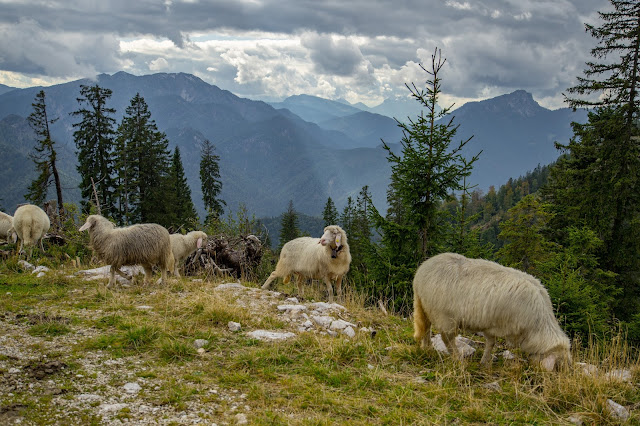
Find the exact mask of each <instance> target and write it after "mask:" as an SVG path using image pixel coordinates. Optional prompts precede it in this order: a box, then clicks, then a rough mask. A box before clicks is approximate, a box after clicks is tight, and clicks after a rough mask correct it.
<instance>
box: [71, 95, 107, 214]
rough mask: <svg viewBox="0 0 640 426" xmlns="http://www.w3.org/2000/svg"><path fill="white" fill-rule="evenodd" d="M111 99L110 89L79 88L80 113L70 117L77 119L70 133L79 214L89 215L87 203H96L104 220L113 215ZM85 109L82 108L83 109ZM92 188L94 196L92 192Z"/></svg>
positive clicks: (75, 112) (73, 113)
mask: <svg viewBox="0 0 640 426" xmlns="http://www.w3.org/2000/svg"><path fill="white" fill-rule="evenodd" d="M111 95H112V91H111V90H110V89H105V88H102V87H100V86H98V85H97V84H96V85H94V86H86V85H81V86H80V97H79V98H77V99H76V100H77V101H78V104H80V106H81V107H80V109H78V110H77V111H73V112H72V113H71V115H72V116H74V117H80V119H81V121H80V122H78V123H74V124H73V127H74V128H76V129H77V130H76V131H74V132H73V138H74V140H75V144H76V148H77V149H78V151H77V154H78V172H79V173H80V179H81V181H80V191H81V194H82V197H83V198H84V201H83V202H82V204H83V210H84V211H85V213H87V212H89V210H90V208H89V205H90V202H91V201H89V200H92V201H94V202H97V204H98V205H97V206H96V207H97V208H98V209H99V212H100V213H101V214H103V215H105V216H112V215H114V214H116V213H117V210H116V207H115V201H114V197H113V191H114V188H113V179H112V173H113V164H114V161H113V151H114V143H113V141H114V135H115V131H114V130H113V125H114V123H115V121H116V120H115V118H113V117H112V116H113V114H115V112H116V111H115V109H113V108H108V107H107V106H106V103H107V101H108V100H109V98H110V97H111ZM85 106H86V107H85ZM94 188H95V192H94Z"/></svg>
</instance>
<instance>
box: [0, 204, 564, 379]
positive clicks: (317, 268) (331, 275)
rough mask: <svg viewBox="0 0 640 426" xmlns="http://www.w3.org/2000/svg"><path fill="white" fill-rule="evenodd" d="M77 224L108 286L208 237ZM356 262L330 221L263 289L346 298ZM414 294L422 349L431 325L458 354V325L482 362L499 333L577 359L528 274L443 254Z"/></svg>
mask: <svg viewBox="0 0 640 426" xmlns="http://www.w3.org/2000/svg"><path fill="white" fill-rule="evenodd" d="M49 226H50V222H49V218H48V217H47V215H46V213H45V212H44V211H43V210H42V209H40V208H39V207H37V206H34V205H24V206H21V207H19V208H18V209H17V210H16V212H15V214H14V216H13V218H12V217H11V216H9V215H6V214H4V213H1V212H0V238H5V239H9V238H13V240H14V242H15V241H16V240H17V239H19V240H20V244H19V246H18V252H20V251H21V250H23V249H25V248H26V247H30V250H32V248H33V246H34V245H35V244H37V243H38V242H39V243H40V246H41V248H42V238H43V237H44V235H45V233H46V232H47V231H48V230H49ZM79 230H80V231H85V230H86V231H88V232H89V238H90V244H91V247H92V249H93V250H94V252H95V254H96V255H97V256H98V258H99V259H100V260H101V261H103V262H105V263H107V264H109V265H110V266H111V268H110V278H109V285H113V284H114V283H115V274H116V273H118V274H119V275H121V276H123V277H125V278H130V277H127V276H126V275H125V274H124V273H123V272H122V271H121V269H120V267H122V266H125V265H142V266H143V268H144V271H145V282H149V281H150V280H151V276H152V268H153V267H154V266H155V267H157V268H158V269H160V271H161V274H162V279H161V280H162V282H163V283H166V280H167V271H168V272H170V273H174V274H175V275H176V276H179V273H178V266H179V263H180V262H182V261H183V260H184V259H185V258H186V257H187V256H188V255H189V254H191V253H193V252H194V251H195V250H197V249H198V248H200V247H201V246H202V244H203V243H204V241H205V240H206V238H207V235H206V234H205V233H204V232H201V231H192V232H190V233H188V234H187V235H180V234H171V235H170V234H169V232H168V231H167V230H166V229H165V228H164V227H162V226H160V225H157V224H137V225H131V226H127V227H123V228H118V227H116V226H115V225H114V224H113V223H112V222H110V221H109V220H108V219H106V218H104V217H102V216H99V215H91V216H89V217H88V218H87V220H86V222H85V223H84V224H83V225H82V226H81V227H80V228H79ZM30 255H31V251H30ZM350 264H351V253H350V251H349V245H348V243H347V235H346V233H345V232H344V230H343V229H342V228H340V227H339V226H337V225H330V226H327V227H326V228H325V229H324V234H323V235H322V237H321V238H311V237H301V238H296V239H294V240H292V241H289V242H287V243H286V244H285V245H284V246H283V248H282V251H281V253H280V258H279V260H278V263H277V265H276V268H275V270H274V271H273V272H272V273H271V275H270V276H269V278H268V279H267V280H266V282H265V283H264V285H263V286H262V288H263V289H269V288H270V287H271V286H272V284H273V282H274V281H275V280H276V279H277V278H281V279H283V280H284V282H285V283H287V282H289V279H290V277H291V276H292V275H293V276H295V279H296V283H297V287H298V292H299V293H300V294H302V290H303V283H304V280H306V279H321V280H323V281H324V283H325V284H326V286H327V293H328V298H329V301H330V302H332V301H333V287H332V281H335V287H336V293H337V296H338V297H339V298H340V297H342V279H343V277H344V276H345V274H346V273H347V272H348V271H349V266H350ZM413 294H414V314H413V317H414V338H415V339H416V341H417V342H418V344H420V345H421V346H422V347H423V348H427V347H429V346H430V345H431V326H433V327H435V328H437V329H438V330H440V332H441V334H442V339H443V341H444V342H445V344H446V345H447V347H448V349H449V353H451V354H452V356H454V357H456V356H459V355H458V350H457V347H456V344H455V336H456V333H457V331H458V330H466V331H470V332H479V333H482V334H483V335H484V337H485V340H486V343H485V350H484V355H483V357H482V360H481V363H482V364H483V365H487V366H488V365H490V364H491V361H492V354H491V352H492V349H493V346H494V344H495V341H496V338H498V337H502V338H505V339H506V340H507V342H509V343H511V344H513V345H516V346H519V347H520V348H521V349H522V350H523V351H524V352H526V353H528V354H529V356H530V357H531V358H532V359H533V360H535V361H536V362H539V363H540V365H541V366H542V367H543V368H544V369H546V370H553V369H554V368H555V366H556V365H564V364H568V363H570V362H571V354H570V342H569V339H568V337H567V336H566V334H565V333H564V332H563V331H562V329H561V328H560V326H559V324H558V322H557V320H556V318H555V316H554V313H553V307H552V304H551V300H550V298H549V295H548V293H547V290H546V289H545V288H544V286H543V285H542V284H541V283H540V281H539V280H537V279H536V278H534V277H532V276H531V275H529V274H526V273H524V272H522V271H518V270H516V269H512V268H507V267H504V266H501V265H499V264H497V263H495V262H491V261H488V260H482V259H468V258H466V257H464V256H462V255H459V254H454V253H443V254H439V255H437V256H433V257H431V258H430V259H428V260H426V261H425V262H424V263H422V265H420V267H419V268H418V269H417V271H416V273H415V277H414V280H413Z"/></svg>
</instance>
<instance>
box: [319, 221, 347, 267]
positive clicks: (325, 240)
mask: <svg viewBox="0 0 640 426" xmlns="http://www.w3.org/2000/svg"><path fill="white" fill-rule="evenodd" d="M320 244H322V245H323V246H327V245H328V246H329V247H331V258H332V259H335V258H336V257H338V253H339V252H340V250H342V246H343V244H344V241H342V232H341V230H340V228H338V227H337V226H335V225H331V226H327V227H326V228H324V234H323V235H322V237H321V238H320Z"/></svg>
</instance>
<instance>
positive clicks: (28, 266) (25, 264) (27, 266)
mask: <svg viewBox="0 0 640 426" xmlns="http://www.w3.org/2000/svg"><path fill="white" fill-rule="evenodd" d="M18 265H20V266H22V267H23V268H24V269H28V270H30V271H33V270H34V269H35V266H33V265H32V264H30V263H29V262H27V261H26V260H22V259H21V260H19V261H18Z"/></svg>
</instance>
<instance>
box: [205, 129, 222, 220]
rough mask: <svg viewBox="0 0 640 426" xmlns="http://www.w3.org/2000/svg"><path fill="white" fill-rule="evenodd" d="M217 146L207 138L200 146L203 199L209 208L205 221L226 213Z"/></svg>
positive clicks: (207, 208) (216, 218) (215, 218)
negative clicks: (221, 193)
mask: <svg viewBox="0 0 640 426" xmlns="http://www.w3.org/2000/svg"><path fill="white" fill-rule="evenodd" d="M215 151H216V147H215V146H214V145H213V144H212V143H211V142H210V141H209V140H208V139H205V140H204V142H203V143H202V145H201V147H200V182H201V184H202V201H203V202H204V207H205V209H206V210H207V217H206V219H205V223H210V222H211V221H213V220H218V219H219V218H220V216H222V214H223V213H224V207H225V206H226V205H227V203H225V202H224V200H221V199H220V198H219V197H220V192H221V191H222V181H221V180H220V164H219V163H220V156H219V155H217V154H216V153H215Z"/></svg>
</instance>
